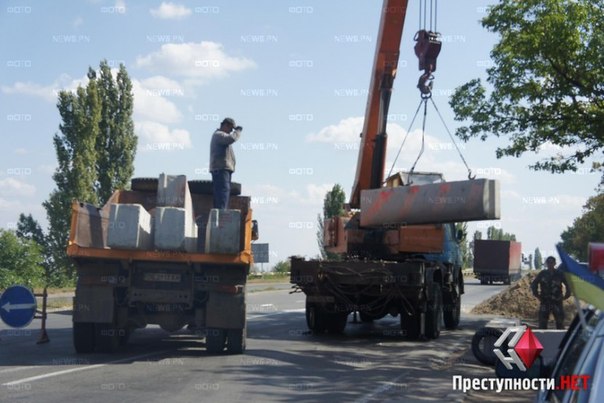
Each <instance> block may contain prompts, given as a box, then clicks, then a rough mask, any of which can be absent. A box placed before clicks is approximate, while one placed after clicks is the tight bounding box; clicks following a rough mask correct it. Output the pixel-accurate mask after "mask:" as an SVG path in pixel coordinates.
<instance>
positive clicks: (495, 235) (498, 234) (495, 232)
mask: <svg viewBox="0 0 604 403" xmlns="http://www.w3.org/2000/svg"><path fill="white" fill-rule="evenodd" d="M487 239H493V240H496V241H515V240H516V235H514V234H510V233H507V232H503V229H502V228H496V227H495V226H493V225H491V226H490V227H489V228H487Z"/></svg>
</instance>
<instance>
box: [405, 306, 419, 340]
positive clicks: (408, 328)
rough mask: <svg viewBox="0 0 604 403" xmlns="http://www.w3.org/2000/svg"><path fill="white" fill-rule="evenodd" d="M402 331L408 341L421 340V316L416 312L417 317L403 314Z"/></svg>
mask: <svg viewBox="0 0 604 403" xmlns="http://www.w3.org/2000/svg"><path fill="white" fill-rule="evenodd" d="M401 330H402V332H403V337H405V338H406V339H408V340H417V339H419V335H420V330H421V314H420V313H419V312H417V310H416V312H415V315H407V313H406V312H401Z"/></svg>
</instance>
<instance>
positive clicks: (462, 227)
mask: <svg viewBox="0 0 604 403" xmlns="http://www.w3.org/2000/svg"><path fill="white" fill-rule="evenodd" d="M459 231H461V232H462V234H463V235H462V238H461V239H460V240H459V251H460V254H461V262H462V268H466V267H472V266H473V265H474V262H473V261H474V256H473V255H472V248H473V247H474V243H473V242H468V223H467V222H461V223H456V224H455V232H459Z"/></svg>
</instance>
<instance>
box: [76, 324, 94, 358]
mask: <svg viewBox="0 0 604 403" xmlns="http://www.w3.org/2000/svg"><path fill="white" fill-rule="evenodd" d="M73 346H74V348H75V351H76V353H78V354H87V353H92V352H93V351H94V323H88V322H74V324H73Z"/></svg>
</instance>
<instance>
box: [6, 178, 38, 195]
mask: <svg viewBox="0 0 604 403" xmlns="http://www.w3.org/2000/svg"><path fill="white" fill-rule="evenodd" d="M35 193H36V187H35V186H32V185H30V184H28V183H25V182H21V181H19V180H17V179H14V178H6V179H3V180H0V195H3V196H33V195H34V194H35Z"/></svg>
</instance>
